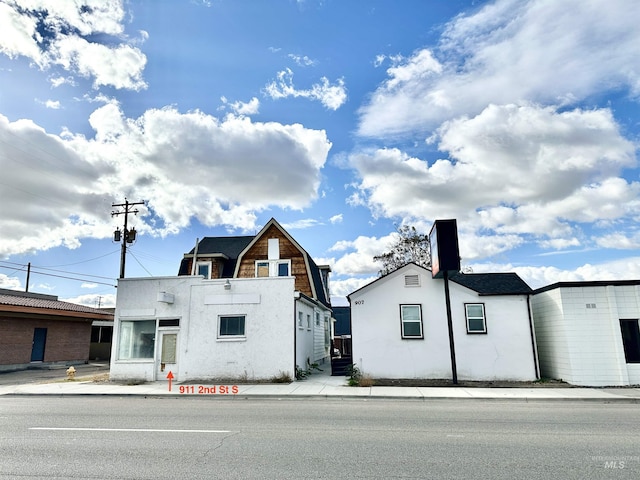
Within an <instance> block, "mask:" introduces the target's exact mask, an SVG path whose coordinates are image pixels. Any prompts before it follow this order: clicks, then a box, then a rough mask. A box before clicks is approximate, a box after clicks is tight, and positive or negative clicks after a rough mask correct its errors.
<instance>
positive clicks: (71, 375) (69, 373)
mask: <svg viewBox="0 0 640 480" xmlns="http://www.w3.org/2000/svg"><path fill="white" fill-rule="evenodd" d="M75 378H76V369H75V368H73V365H72V366H70V367H69V368H67V380H75Z"/></svg>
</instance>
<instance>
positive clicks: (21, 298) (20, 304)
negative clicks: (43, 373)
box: [0, 289, 113, 371]
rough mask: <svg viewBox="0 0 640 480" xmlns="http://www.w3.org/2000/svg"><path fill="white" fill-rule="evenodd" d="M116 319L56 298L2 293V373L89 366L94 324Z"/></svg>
mask: <svg viewBox="0 0 640 480" xmlns="http://www.w3.org/2000/svg"><path fill="white" fill-rule="evenodd" d="M112 319H113V314H112V313H110V312H107V311H105V310H100V309H97V308H91V307H87V306H84V305H78V304H75V303H70V302H62V301H60V300H58V297H56V296H54V295H43V294H39V293H31V292H18V291H15V290H5V289H0V371H6V370H19V369H25V368H30V367H34V366H46V365H55V364H62V365H72V364H78V363H84V362H87V361H88V360H89V346H90V340H91V325H92V322H94V321H98V322H105V323H108V322H109V321H111V320H112Z"/></svg>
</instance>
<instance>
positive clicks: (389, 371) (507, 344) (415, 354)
mask: <svg viewBox="0 0 640 480" xmlns="http://www.w3.org/2000/svg"><path fill="white" fill-rule="evenodd" d="M449 290H450V307H451V316H452V327H453V340H454V352H455V359H456V362H455V363H456V370H457V377H458V379H460V380H513V381H529V380H535V379H537V378H538V377H539V375H538V367H537V357H536V349H535V337H534V332H533V323H532V319H531V315H530V310H529V301H528V300H529V295H530V294H531V288H530V287H529V286H528V285H527V284H526V283H525V282H524V281H523V280H522V279H521V278H520V277H519V276H518V275H517V274H515V273H482V274H464V273H453V274H451V275H450V277H449ZM348 299H349V303H350V305H351V329H352V330H351V333H352V349H353V362H354V363H355V364H356V365H357V366H358V367H359V368H360V369H361V370H362V371H363V372H364V373H365V374H368V375H370V376H372V377H374V378H396V379H397V378H405V379H451V378H452V374H453V367H452V361H451V349H450V342H449V329H448V318H447V307H446V301H445V288H444V279H441V278H433V277H432V274H431V271H430V270H428V269H426V268H423V267H421V266H419V265H416V264H415V263H410V264H408V265H405V266H404V267H402V268H399V269H398V270H396V271H394V272H392V273H390V274H388V275H386V276H383V277H381V278H378V279H377V280H375V281H373V282H372V283H370V284H368V285H366V286H364V287H362V288H360V289H359V290H356V291H355V292H353V293H351V294H350V295H348Z"/></svg>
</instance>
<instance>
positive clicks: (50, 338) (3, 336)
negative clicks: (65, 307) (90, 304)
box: [0, 317, 91, 365]
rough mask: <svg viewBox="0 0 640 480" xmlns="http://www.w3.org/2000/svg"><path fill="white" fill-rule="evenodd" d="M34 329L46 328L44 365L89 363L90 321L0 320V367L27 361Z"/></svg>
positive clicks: (29, 359) (29, 357) (28, 360)
mask: <svg viewBox="0 0 640 480" xmlns="http://www.w3.org/2000/svg"><path fill="white" fill-rule="evenodd" d="M36 328H46V329H47V340H46V344H45V349H44V361H45V362H63V361H68V360H83V361H88V360H89V345H90V341H91V322H89V321H66V320H39V319H31V318H11V317H9V318H0V365H13V364H24V363H29V362H30V361H31V349H32V344H33V332H34V329H36Z"/></svg>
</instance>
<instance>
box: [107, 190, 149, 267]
mask: <svg viewBox="0 0 640 480" xmlns="http://www.w3.org/2000/svg"><path fill="white" fill-rule="evenodd" d="M135 205H144V202H129V200H127V199H126V197H125V199H124V203H112V204H111V206H112V207H124V210H114V211H112V212H111V216H112V217H115V216H118V215H124V229H123V230H122V232H121V231H120V228H117V229H116V231H115V232H113V239H114V240H115V241H116V242H119V241H122V251H121V253H120V278H124V264H125V260H126V257H127V243H133V241H134V240H135V239H136V229H135V228H132V229H131V230H129V229H127V221H128V219H129V214H130V213H133V214H134V215H137V214H138V209H137V208H136V209H135V210H131V207H133V206H135Z"/></svg>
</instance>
